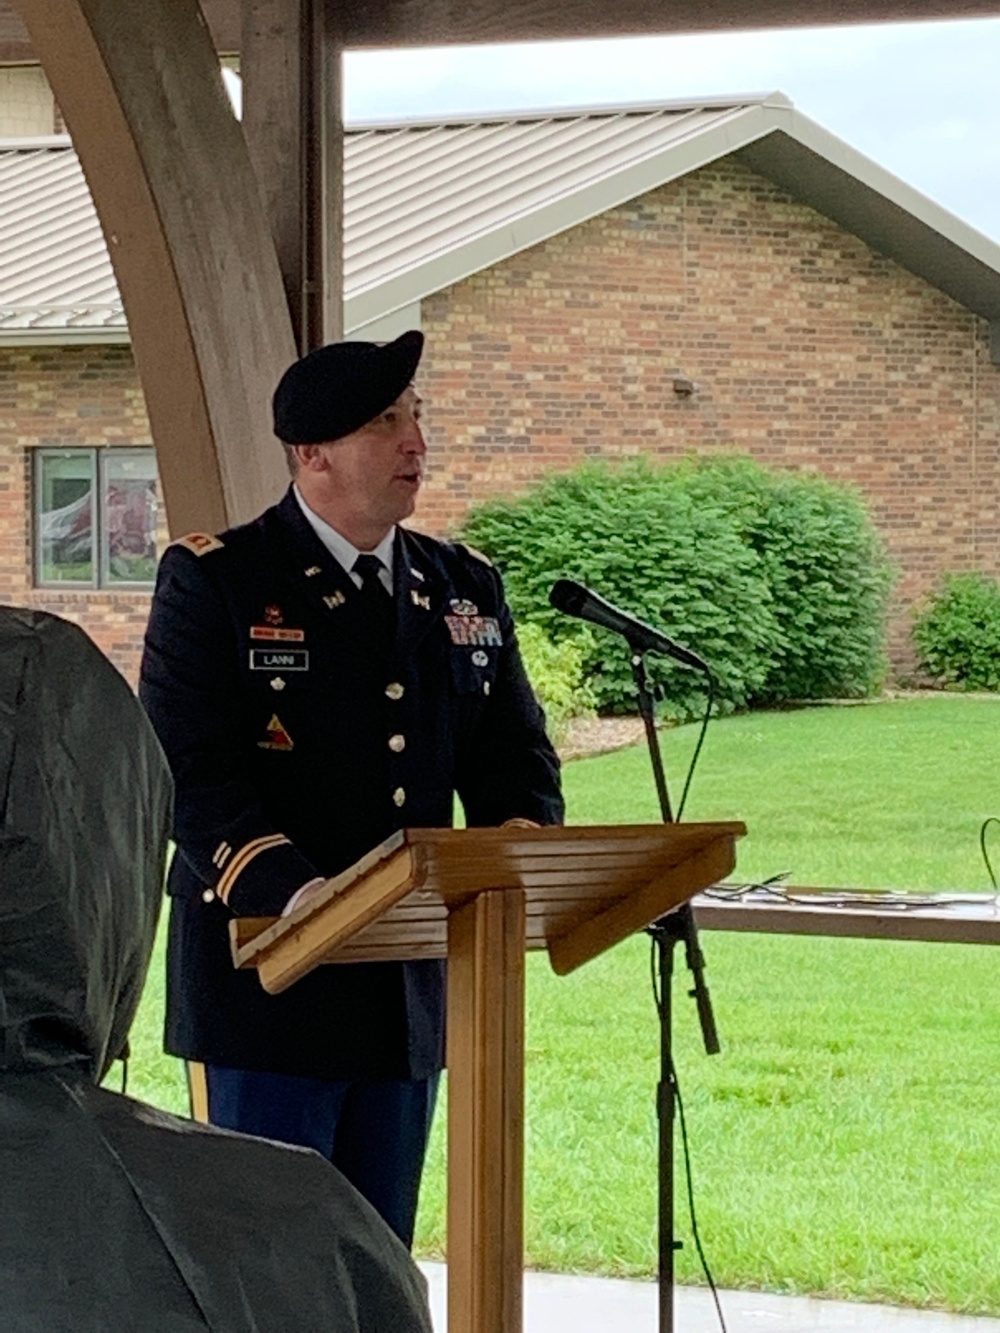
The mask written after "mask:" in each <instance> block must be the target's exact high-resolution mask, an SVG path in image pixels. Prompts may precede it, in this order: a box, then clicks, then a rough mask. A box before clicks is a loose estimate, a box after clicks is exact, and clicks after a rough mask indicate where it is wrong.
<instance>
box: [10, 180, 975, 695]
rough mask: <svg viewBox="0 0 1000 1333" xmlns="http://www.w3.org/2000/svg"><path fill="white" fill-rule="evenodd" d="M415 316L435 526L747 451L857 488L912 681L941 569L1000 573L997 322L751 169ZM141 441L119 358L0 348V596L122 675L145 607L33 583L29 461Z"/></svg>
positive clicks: (430, 513)
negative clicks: (590, 471) (582, 484)
mask: <svg viewBox="0 0 1000 1333" xmlns="http://www.w3.org/2000/svg"><path fill="white" fill-rule="evenodd" d="M423 324H424V330H425V332H426V334H427V336H428V348H427V352H426V355H425V359H424V363H423V365H422V368H421V376H420V384H421V391H422V393H423V394H424V397H425V399H426V402H427V423H428V430H429V437H430V443H431V463H432V475H431V479H430V481H429V483H428V485H427V487H426V489H425V493H424V495H423V497H422V499H421V505H420V509H419V511H418V525H419V526H420V527H422V528H424V529H426V530H428V531H431V532H443V531H447V530H448V529H450V528H453V527H454V526H455V525H456V524H457V523H458V522H459V521H460V520H461V518H462V516H463V514H464V513H465V512H466V510H467V508H468V506H469V504H470V503H472V502H474V501H476V500H479V499H486V498H489V497H491V496H498V495H510V494H512V493H515V492H516V491H518V490H522V489H524V488H525V487H527V486H528V485H529V484H530V483H531V481H532V479H533V478H535V477H537V476H538V475H539V474H540V473H542V472H545V471H549V470H551V469H553V468H563V467H568V466H570V465H571V464H572V463H574V462H575V461H576V460H577V459H579V458H581V457H583V456H585V455H600V456H605V457H614V456H617V455H622V454H632V453H638V452H640V451H643V452H647V453H650V454H653V455H656V456H660V457H671V456H677V455H680V454H683V453H685V452H688V451H691V450H697V451H701V452H711V451H732V450H734V449H738V450H742V451H745V452H747V453H750V454H752V455H754V456H755V457H757V458H759V459H761V460H762V461H764V462H767V463H773V464H784V465H788V466H792V467H799V468H809V469H813V470H816V471H819V472H822V473H824V474H825V475H827V476H831V477H834V478H839V479H843V480H851V481H854V482H855V483H856V484H857V485H858V486H859V487H860V488H861V489H862V491H863V492H864V494H865V496H866V497H867V499H868V501H869V503H870V505H871V507H872V511H873V513H874V516H875V519H876V522H877V523H878V525H879V527H880V529H881V531H882V532H883V534H884V536H885V538H886V541H887V543H888V545H889V548H890V551H891V554H892V556H893V558H894V560H895V562H896V564H897V566H898V567H899V569H900V572H901V578H900V582H899V585H898V589H897V594H896V605H895V618H894V622H893V631H892V643H891V647H892V653H893V658H894V661H895V663H896V665H897V667H898V668H900V669H901V670H906V669H908V667H909V665H910V660H911V659H910V656H909V648H908V642H907V631H908V625H909V616H910V608H911V607H912V605H913V603H914V601H915V600H917V599H918V598H919V597H920V596H921V595H922V594H923V593H924V592H925V591H926V590H927V589H928V588H930V587H931V586H932V584H933V582H934V580H935V578H936V577H937V576H938V575H939V574H941V573H943V572H946V571H953V570H956V571H957V570H968V569H983V570H986V571H989V572H991V573H994V574H996V573H1000V518H998V510H1000V369H998V368H997V367H996V366H994V365H992V363H991V361H990V355H989V347H988V330H987V328H986V325H985V323H984V322H983V321H982V320H980V319H978V318H976V317H975V316H973V315H971V314H969V312H968V311H966V310H964V309H963V308H962V307H961V306H959V305H957V304H956V303H955V302H953V301H951V300H950V299H949V298H948V297H945V296H943V295H942V294H941V293H940V292H938V291H936V290H935V289H934V288H932V287H930V286H929V285H928V284H927V283H925V282H922V281H921V280H920V279H918V278H915V277H913V276H912V275H910V274H909V273H907V272H906V271H905V270H903V269H901V268H900V267H899V266H898V265H896V264H894V263H892V262H890V261H888V260H886V259H884V258H881V257H879V256H878V255H875V254H873V253H872V252H871V251H870V250H868V249H867V247H865V246H864V245H863V244H862V243H861V242H860V241H858V240H856V239H855V238H853V237H851V236H849V235H847V234H846V233H844V232H843V231H841V230H840V229H839V228H838V227H837V226H835V225H834V224H833V223H831V222H828V221H827V220H826V219H824V218H822V217H820V216H818V215H817V214H816V213H813V212H812V211H811V210H809V209H807V208H805V207H803V206H801V205H799V204H796V203H795V202H794V201H793V200H791V199H790V198H789V197H788V196H787V195H785V194H784V193H782V192H781V191H780V190H778V189H776V188H774V187H773V186H771V185H770V184H768V183H767V182H766V181H763V180H762V179H760V178H759V177H757V176H755V175H754V174H752V173H751V172H749V171H748V170H746V169H745V168H744V167H743V166H742V165H740V164H739V163H737V162H734V161H729V162H724V163H722V164H719V165H717V166H714V167H711V168H706V169H704V170H702V171H700V172H697V173H695V174H693V175H691V176H689V177H687V178H686V179H684V180H682V181H679V182H676V183H674V184H672V185H668V186H665V187H663V188H662V189H660V190H657V191H655V192H654V193H652V194H650V195H648V196H646V197H644V198H643V199H641V200H639V201H636V202H633V203H630V204H628V205H625V206H623V207H621V208H618V209H615V210H613V211H612V212H610V213H607V214H605V215H603V216H602V217H600V218H596V219H594V220H592V221H591V222H588V223H586V224H584V225H582V226H580V227H577V228H575V229H574V230H573V231H572V232H569V233H566V234H564V235H562V236H557V237H554V238H553V239H551V240H550V241H547V242H546V243H544V244H543V245H539V246H536V247H534V248H533V249H532V250H530V251H527V252H525V253H523V254H521V255H518V256H516V257H515V258H513V259H510V260H508V261H506V262H505V263H503V264H500V265H497V266H496V267H495V268H494V269H491V270H490V271H488V272H485V273H481V274H478V275H476V276H474V277H472V278H469V279H467V280H466V281H464V282H462V283H459V284H457V285H456V286H455V287H453V288H451V289H450V290H448V291H446V292H442V293H440V294H438V295H436V296H433V297H431V298H429V299H427V300H426V301H425V302H424V303H423ZM677 376H683V377H685V378H687V379H689V380H691V381H693V382H694V384H695V386H696V388H695V391H694V393H693V394H692V395H691V396H690V397H687V398H682V397H679V396H678V395H677V394H675V392H674V389H673V380H674V378H675V377H677ZM148 438H149V428H148V424H147V422H146V418H145V414H144V410H143V404H142V396H141V392H140V390H139V386H138V381H137V378H136V375H135V372H134V369H133V367H132V362H131V356H130V353H129V351H128V349H127V348H124V347H110V346H107V347H90V348H78V347H66V348H20V349H7V350H4V349H0V557H2V558H0V599H2V600H3V601H6V602H14V603H19V604H22V605H31V606H39V607H44V608H46V609H49V610H53V611H56V612H59V613H60V614H64V615H70V616H72V618H73V619H76V620H78V621H79V622H80V623H82V624H83V625H84V626H85V627H86V628H87V629H88V630H89V632H90V633H91V634H92V635H93V637H94V638H95V639H96V640H97V642H98V643H99V644H100V645H101V647H102V648H104V649H105V650H106V651H107V652H108V653H109V655H110V656H111V657H112V660H114V661H115V662H116V664H117V665H118V666H119V667H120V668H121V669H122V670H124V672H125V674H126V675H127V676H128V677H129V678H130V679H134V676H135V671H136V666H137V657H138V649H139V645H140V643H141V636H142V630H143V626H144V622H145V616H146V613H147V607H148V599H147V597H146V595H145V594H142V593H108V592H76V593H63V592H58V593H53V592H48V591H44V590H41V589H38V590H35V589H33V588H32V586H31V570H30V541H29V536H30V534H29V516H30V505H29V497H28V493H27V479H28V466H27V452H28V450H30V449H31V448H32V447H33V446H37V445H45V444H49V445H66V444H88V445H94V444H108V445H116V444H123V445H124V444H132V445H134V444H140V443H144V442H147V441H148Z"/></svg>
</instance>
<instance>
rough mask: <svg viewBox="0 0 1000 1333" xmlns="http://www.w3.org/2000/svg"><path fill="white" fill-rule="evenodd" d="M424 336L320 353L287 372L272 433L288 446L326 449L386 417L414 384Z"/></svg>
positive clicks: (351, 345) (278, 391)
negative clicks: (326, 443) (382, 415)
mask: <svg viewBox="0 0 1000 1333" xmlns="http://www.w3.org/2000/svg"><path fill="white" fill-rule="evenodd" d="M423 348H424V335H423V334H422V333H420V332H418V331H417V330H416V329H410V330H409V332H407V333H402V334H400V336H399V337H398V338H397V339H396V340H395V341H394V342H391V343H385V344H384V345H381V346H380V345H379V344H378V343H362V342H346V343H330V344H329V345H328V346H327V347H317V349H316V350H315V351H314V352H309V353H308V355H307V356H304V357H302V359H301V360H300V361H295V362H293V363H292V365H290V366H289V367H288V369H287V370H286V371H285V373H284V375H282V377H281V380H280V381H279V383H278V387H277V388H276V389H275V391H274V400H273V403H272V406H273V408H274V433H275V435H277V437H278V439H279V440H283V441H284V443H285V444H322V443H323V442H324V441H325V440H339V439H341V438H342V437H343V436H345V435H350V434H351V432H352V431H356V430H358V429H359V427H361V426H363V425H364V424H365V423H366V422H368V421H371V420H372V418H373V417H377V416H378V414H379V413H380V412H384V411H385V409H386V408H387V407H389V406H390V405H391V404H392V403H394V402H395V401H396V399H397V398H398V397H399V395H400V394H401V393H402V392H403V390H404V389H405V388H406V386H407V385H408V384H409V383H410V381H411V380H412V379H413V375H414V372H415V371H416V369H417V364H418V362H419V361H420V353H421V352H422V351H423Z"/></svg>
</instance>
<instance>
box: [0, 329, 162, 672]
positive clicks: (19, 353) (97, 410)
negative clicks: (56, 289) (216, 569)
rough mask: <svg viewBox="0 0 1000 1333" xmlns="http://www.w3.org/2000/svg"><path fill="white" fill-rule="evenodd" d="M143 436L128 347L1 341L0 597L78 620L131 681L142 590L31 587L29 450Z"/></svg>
mask: <svg viewBox="0 0 1000 1333" xmlns="http://www.w3.org/2000/svg"><path fill="white" fill-rule="evenodd" d="M149 443H150V435H149V423H148V421H147V419H146V408H145V403H144V401H143V396H142V390H141V388H140V387H139V379H138V375H137V374H136V371H135V367H134V365H133V362H132V353H131V349H130V348H128V347H122V346H98V347H2V348H0V602H4V603H6V604H7V605H13V606H28V607H34V608H37V609H40V610H44V611H52V612H55V613H56V614H57V615H61V616H65V617H66V618H67V619H69V620H73V621H76V623H77V624H79V625H82V626H83V627H84V629H86V631H87V632H88V634H90V636H91V637H92V638H93V639H94V640H95V642H96V643H97V644H98V645H99V647H100V648H102V649H103V650H104V652H106V653H107V655H108V656H109V657H110V658H111V660H112V661H113V662H114V663H115V665H116V666H117V667H118V668H119V670H121V671H122V672H124V674H125V676H126V677H127V678H128V680H129V681H130V683H132V684H135V680H136V676H137V672H138V665H139V654H140V652H141V649H142V636H143V632H144V630H145V627H146V618H147V616H148V614H149V594H148V593H146V592H140V591H134V592H133V591H129V592H119V591H107V590H101V589H93V590H91V589H81V590H67V591H63V590H62V589H48V588H35V587H34V586H33V574H32V562H31V525H32V500H31V494H30V482H31V450H32V449H33V448H38V447H54V448H65V447H68V446H81V445H86V446H90V447H94V446H102V445H107V446H111V447H114V446H116V445H117V446H126V445H127V446H132V447H135V446H136V445H139V446H141V445H148V444H149ZM160 526H161V542H162V541H164V540H165V536H166V529H165V526H164V525H163V523H162V522H161V525H160Z"/></svg>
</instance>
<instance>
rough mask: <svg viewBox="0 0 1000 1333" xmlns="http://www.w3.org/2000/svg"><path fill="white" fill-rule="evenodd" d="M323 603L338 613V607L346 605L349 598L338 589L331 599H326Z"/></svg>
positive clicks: (331, 595)
mask: <svg viewBox="0 0 1000 1333" xmlns="http://www.w3.org/2000/svg"><path fill="white" fill-rule="evenodd" d="M323 601H324V602H326V604H327V606H328V607H329V608H330V610H331V611H336V609H337V607H338V606H343V605H344V603H345V602H346V601H347V598H346V597H345V596H344V594H343V593H342V592H341V591H340V589H339V588H338V589H337V591H336V592H333V593H331V594H330V596H329V597H324V598H323Z"/></svg>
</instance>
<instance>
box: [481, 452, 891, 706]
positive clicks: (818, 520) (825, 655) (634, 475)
mask: <svg viewBox="0 0 1000 1333" xmlns="http://www.w3.org/2000/svg"><path fill="white" fill-rule="evenodd" d="M462 535H463V536H464V537H465V538H466V539H467V540H468V541H470V542H471V543H472V544H473V545H475V546H477V547H481V548H482V549H483V550H485V551H487V552H488V553H489V554H490V555H491V556H492V558H493V559H494V560H495V561H496V563H497V565H498V566H499V567H500V569H501V570H502V571H503V573H504V577H505V579H506V583H507V588H508V592H509V595H510V599H511V603H512V605H513V607H514V610H515V612H516V613H517V614H518V615H519V616H520V618H521V620H522V622H523V621H532V622H535V623H538V624H540V625H542V626H543V628H544V629H545V630H546V631H547V633H548V634H549V635H550V636H551V637H552V638H553V639H555V640H556V641H558V642H561V641H564V640H566V639H574V640H577V641H578V642H580V644H581V651H582V652H583V657H584V664H585V669H586V672H587V674H588V675H589V676H590V679H591V683H592V686H593V689H594V694H595V697H596V700H597V703H598V706H599V707H600V708H601V709H602V710H604V711H618V712H625V711H633V710H634V708H635V697H634V689H633V686H632V672H631V666H630V663H629V655H628V652H627V649H626V648H625V646H624V643H623V641H622V640H621V639H620V638H619V637H618V636H616V635H611V634H608V633H607V632H605V631H602V630H598V631H596V632H595V633H594V634H593V635H588V637H587V639H586V640H584V639H581V638H580V634H581V630H582V629H583V627H582V626H580V625H579V622H575V621H572V620H570V619H568V618H567V617H565V616H563V615H561V614H560V613H558V612H556V611H554V610H553V609H552V608H551V607H550V606H549V602H548V594H549V590H550V588H551V586H552V584H553V583H554V582H555V580H556V579H559V578H573V579H577V580H579V581H580V582H581V583H585V584H587V585H588V586H589V587H592V588H593V589H594V590H595V591H596V592H599V593H600V594H601V595H602V596H604V597H607V598H608V600H609V601H612V602H614V603H616V604H617V605H619V606H621V607H623V608H624V609H625V610H627V611H630V612H632V613H633V614H634V615H637V616H639V617H640V618H641V619H644V620H648V621H649V622H650V623H652V624H654V625H657V626H660V627H662V628H663V629H664V630H665V632H666V633H668V634H669V635H670V636H671V637H672V638H675V639H677V640H678V641H679V642H681V643H686V644H688V645H690V647H692V648H694V649H695V650H696V651H697V652H698V653H700V654H701V656H702V657H704V658H705V659H706V661H708V662H709V663H710V664H711V666H712V668H713V672H714V675H715V677H716V680H717V682H718V691H719V698H720V702H721V703H722V704H723V706H725V707H731V708H732V707H745V706H747V705H750V704H753V703H758V702H768V703H775V702H779V701H781V700H783V699H810V698H823V697H829V696H833V695H861V694H864V693H867V692H869V691H870V690H871V689H872V688H873V686H874V685H875V684H876V682H877V681H878V679H879V675H880V671H881V666H882V663H881V645H882V639H883V633H884V614H885V600H886V594H887V591H888V583H889V576H888V571H887V566H886V562H885V559H884V556H883V554H882V551H881V546H880V544H879V541H878V538H877V536H876V534H875V532H874V529H873V528H872V525H871V523H870V521H869V520H868V517H867V514H866V512H865V509H864V506H863V505H862V503H861V501H860V500H859V499H857V497H856V496H855V495H854V494H853V492H850V491H847V490H845V489H843V488H841V487H837V486H834V485H833V484H831V483H829V482H826V481H823V480H821V479H819V478H816V477H811V476H803V475H796V474H792V473H784V472H774V471H770V470H768V469H765V468H763V467H761V466H760V465H758V464H756V463H754V462H752V461H751V460H749V459H741V458H721V459H706V460H693V459H687V460H684V461H682V462H679V463H672V464H668V465H665V466H663V465H661V466H653V465H651V464H649V463H648V462H646V461H644V460H641V459H640V460H631V461H628V462H626V463H624V464H621V465H619V466H610V465H608V464H605V463H593V462H590V463H586V464H584V465H582V466H581V467H578V468H576V469H574V470H573V471H572V472H568V473H562V474H558V475H552V476H549V477H547V478H545V479H543V480H542V481H541V482H539V483H538V485H536V486H535V487H534V488H533V489H532V490H531V491H530V492H529V493H528V494H527V495H525V496H523V497H521V498H519V499H516V500H513V501H501V502H496V503H493V504H488V505H484V506H482V507H480V508H478V509H476V510H474V511H473V512H472V513H471V514H470V515H469V518H468V519H467V521H466V524H465V528H464V531H463V534H462ZM649 662H650V667H651V671H652V674H653V677H654V681H655V683H656V684H657V686H658V688H659V689H660V691H661V694H662V696H663V699H664V701H665V708H666V711H667V712H668V713H669V714H670V715H672V716H675V717H687V716H691V715H693V714H695V713H697V712H698V711H699V709H700V708H701V706H702V704H703V701H704V682H703V680H702V679H701V677H700V676H699V675H698V674H697V673H695V672H692V671H691V670H690V669H689V668H686V667H683V666H680V665H678V664H677V663H674V662H672V661H670V660H668V659H664V658H650V659H649Z"/></svg>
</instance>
